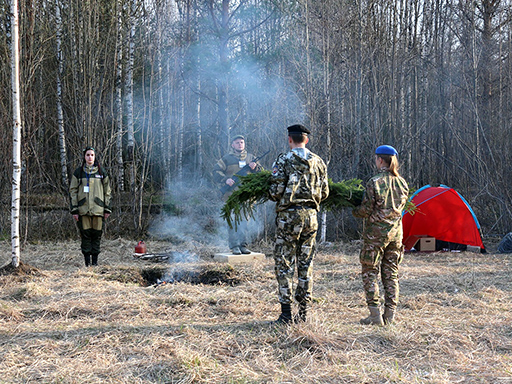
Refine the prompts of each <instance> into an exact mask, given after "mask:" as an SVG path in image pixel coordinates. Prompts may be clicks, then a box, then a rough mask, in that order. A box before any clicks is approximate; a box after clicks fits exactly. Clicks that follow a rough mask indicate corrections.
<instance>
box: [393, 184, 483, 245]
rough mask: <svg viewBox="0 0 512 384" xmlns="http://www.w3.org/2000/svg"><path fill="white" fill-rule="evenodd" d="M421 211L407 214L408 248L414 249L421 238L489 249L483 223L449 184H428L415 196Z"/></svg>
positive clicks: (404, 222) (406, 236) (405, 243)
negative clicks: (484, 239) (481, 228)
mask: <svg viewBox="0 0 512 384" xmlns="http://www.w3.org/2000/svg"><path fill="white" fill-rule="evenodd" d="M411 200H412V202H413V203H414V204H415V205H416V207H417V210H416V212H415V213H414V214H410V213H409V212H405V213H404V215H403V218H402V220H403V229H404V237H403V243H404V245H405V249H407V250H410V249H411V248H412V247H414V245H415V244H416V241H417V240H418V239H419V238H421V237H435V238H436V240H440V241H444V242H449V243H456V244H464V245H472V246H475V247H480V249H481V250H482V252H485V247H484V244H483V242H482V238H481V236H480V224H479V223H478V220H477V218H476V216H475V214H474V212H473V210H472V209H471V207H470V206H469V204H468V203H467V201H466V200H465V199H464V198H463V197H462V196H461V195H460V194H459V193H458V192H457V191H456V190H455V189H453V188H450V187H447V186H446V185H440V186H439V187H431V186H430V185H426V186H424V187H423V188H421V189H419V190H418V191H416V193H415V194H414V195H412V196H411Z"/></svg>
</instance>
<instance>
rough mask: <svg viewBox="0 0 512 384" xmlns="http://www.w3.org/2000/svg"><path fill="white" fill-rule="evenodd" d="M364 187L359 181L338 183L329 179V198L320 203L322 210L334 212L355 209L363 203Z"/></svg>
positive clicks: (351, 180) (352, 180)
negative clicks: (348, 208)
mask: <svg viewBox="0 0 512 384" xmlns="http://www.w3.org/2000/svg"><path fill="white" fill-rule="evenodd" d="M363 195H364V187H363V185H362V184H361V180H359V179H350V180H343V181H340V182H339V183H335V182H333V181H332V180H331V179H329V197H327V199H325V200H324V201H323V202H322V208H324V209H325V210H327V211H335V210H338V209H341V208H345V207H350V208H353V207H357V206H358V205H359V204H361V201H363Z"/></svg>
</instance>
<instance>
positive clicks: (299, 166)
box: [270, 148, 329, 304]
mask: <svg viewBox="0 0 512 384" xmlns="http://www.w3.org/2000/svg"><path fill="white" fill-rule="evenodd" d="M328 195H329V187H328V181H327V168H326V166H325V163H324V162H323V160H322V159H321V158H320V157H319V156H317V155H315V154H314V153H312V152H310V151H309V150H307V149H305V148H295V149H293V150H292V151H290V152H288V153H287V154H281V155H279V157H278V158H277V160H276V161H275V163H274V165H273V171H272V184H271V187H270V197H271V199H272V200H273V201H276V202H277V204H276V212H277V218H276V226H277V228H276V244H275V248H274V261H275V273H276V278H277V282H278V285H279V302H280V303H281V304H290V303H291V300H292V299H291V297H292V291H293V282H292V278H293V274H294V269H295V263H297V272H298V284H297V288H296V292H295V299H296V300H297V302H299V303H301V304H306V303H309V302H311V292H312V289H313V280H312V277H313V257H314V255H315V248H316V232H317V230H318V221H317V212H318V210H319V208H320V202H321V201H322V200H324V199H325V198H326V197H327V196H328Z"/></svg>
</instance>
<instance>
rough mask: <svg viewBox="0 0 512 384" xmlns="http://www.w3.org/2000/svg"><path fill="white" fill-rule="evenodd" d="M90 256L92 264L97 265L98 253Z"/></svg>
mask: <svg viewBox="0 0 512 384" xmlns="http://www.w3.org/2000/svg"><path fill="white" fill-rule="evenodd" d="M91 256H92V265H98V255H97V254H96V255H91Z"/></svg>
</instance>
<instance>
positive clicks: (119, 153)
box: [116, 0, 124, 192]
mask: <svg viewBox="0 0 512 384" xmlns="http://www.w3.org/2000/svg"><path fill="white" fill-rule="evenodd" d="M116 44H117V47H116V52H117V53H116V55H117V57H116V131H117V132H116V165H117V186H118V188H119V191H121V192H122V191H124V163H123V83H122V82H123V2H122V0H119V1H117V41H116Z"/></svg>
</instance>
